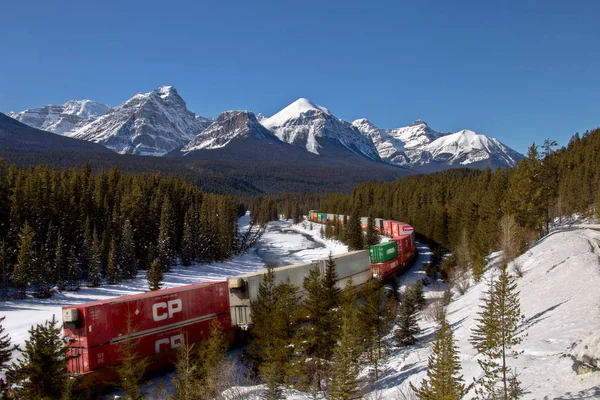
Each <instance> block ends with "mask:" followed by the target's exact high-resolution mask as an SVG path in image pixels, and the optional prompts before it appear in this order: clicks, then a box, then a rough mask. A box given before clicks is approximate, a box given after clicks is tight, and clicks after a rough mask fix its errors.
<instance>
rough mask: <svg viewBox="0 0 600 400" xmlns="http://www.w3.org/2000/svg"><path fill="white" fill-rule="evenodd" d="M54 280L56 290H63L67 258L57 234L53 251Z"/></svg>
mask: <svg viewBox="0 0 600 400" xmlns="http://www.w3.org/2000/svg"><path fill="white" fill-rule="evenodd" d="M54 271H55V272H54V280H55V282H56V286H57V287H58V290H64V288H65V278H66V274H67V260H66V259H65V249H63V244H62V239H61V236H60V235H57V239H56V250H55V252H54Z"/></svg>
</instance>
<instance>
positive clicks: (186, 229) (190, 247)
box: [181, 207, 196, 267]
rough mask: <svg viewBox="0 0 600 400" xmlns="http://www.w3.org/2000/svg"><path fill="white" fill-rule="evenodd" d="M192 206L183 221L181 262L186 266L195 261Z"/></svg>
mask: <svg viewBox="0 0 600 400" xmlns="http://www.w3.org/2000/svg"><path fill="white" fill-rule="evenodd" d="M192 212H193V211H192V208H191V207H190V210H188V212H186V213H185V218H184V222H183V238H182V239H181V264H183V265H184V266H186V267H187V266H190V265H192V261H194V258H195V253H196V249H195V247H194V243H195V240H194V230H193V224H192V221H191V220H192V214H191V213H192Z"/></svg>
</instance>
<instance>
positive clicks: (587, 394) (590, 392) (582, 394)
mask: <svg viewBox="0 0 600 400" xmlns="http://www.w3.org/2000/svg"><path fill="white" fill-rule="evenodd" d="M550 399H553V400H574V399H583V400H585V399H600V388H598V387H595V388H591V389H586V390H581V391H579V392H577V393H572V392H567V393H565V394H564V395H563V396H560V397H549V396H545V397H544V400H550Z"/></svg>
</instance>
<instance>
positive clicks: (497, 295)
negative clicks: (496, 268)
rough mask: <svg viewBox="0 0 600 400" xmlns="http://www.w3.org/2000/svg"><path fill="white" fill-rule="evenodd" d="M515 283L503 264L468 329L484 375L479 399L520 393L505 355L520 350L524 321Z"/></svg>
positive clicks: (516, 378)
mask: <svg viewBox="0 0 600 400" xmlns="http://www.w3.org/2000/svg"><path fill="white" fill-rule="evenodd" d="M516 287H517V284H516V282H515V280H514V278H513V277H512V276H511V275H510V274H509V273H508V266H507V264H503V266H502V268H501V269H500V275H499V276H498V278H497V279H495V280H493V281H491V282H490V288H489V290H488V292H487V293H486V295H485V297H484V299H483V305H482V306H481V311H480V312H479V313H478V316H479V317H478V318H477V326H476V327H475V328H474V329H473V331H472V332H471V339H470V341H471V344H472V345H473V347H475V349H476V350H477V352H478V353H479V355H480V356H481V357H480V358H479V359H478V362H479V365H480V366H481V368H482V370H483V377H482V378H481V379H480V380H479V381H478V382H477V383H478V384H479V386H478V387H476V390H475V391H476V393H477V395H478V396H479V397H481V398H490V397H491V398H499V399H503V400H508V399H516V398H517V397H518V395H519V393H520V392H521V389H520V384H519V381H518V377H517V375H516V372H515V371H514V370H513V369H512V368H511V367H509V366H508V363H507V359H508V357H512V358H516V357H517V356H518V355H519V354H520V353H519V352H518V351H516V350H514V347H515V346H517V345H519V344H520V343H521V341H522V336H521V335H520V333H519V329H520V326H521V324H522V322H523V316H522V315H521V311H520V305H519V293H518V292H517V291H516Z"/></svg>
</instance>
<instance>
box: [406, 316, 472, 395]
mask: <svg viewBox="0 0 600 400" xmlns="http://www.w3.org/2000/svg"><path fill="white" fill-rule="evenodd" d="M460 370H461V366H460V358H459V355H458V347H457V346H456V343H455V341H454V335H453V333H452V328H451V327H450V324H448V321H446V316H445V314H444V316H443V317H442V320H441V322H440V328H439V331H438V332H437V334H436V335H435V342H434V344H433V351H432V353H431V355H430V356H429V362H428V364H427V379H423V380H422V381H421V387H420V388H418V389H417V388H415V387H414V386H413V385H412V384H410V387H411V389H412V390H413V391H414V392H415V394H416V396H417V397H418V398H419V399H420V400H438V399H444V400H459V399H462V398H463V397H464V396H465V394H466V392H467V391H468V388H466V387H465V384H464V383H463V379H462V375H459V374H460Z"/></svg>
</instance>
